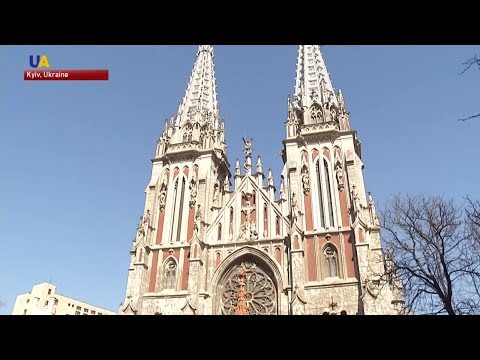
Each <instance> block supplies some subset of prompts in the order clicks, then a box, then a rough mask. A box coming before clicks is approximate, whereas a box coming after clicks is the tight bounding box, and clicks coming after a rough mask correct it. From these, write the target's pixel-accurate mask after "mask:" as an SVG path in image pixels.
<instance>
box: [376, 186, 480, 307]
mask: <svg viewBox="0 0 480 360" xmlns="http://www.w3.org/2000/svg"><path fill="white" fill-rule="evenodd" d="M477 205H478V203H477ZM475 209H476V210H480V208H479V207H477V208H475ZM472 214H473V215H475V214H477V215H478V212H477V213H475V212H472ZM467 217H468V216H467ZM467 217H466V216H465V213H464V211H463V210H462V207H461V206H457V205H455V203H454V202H453V200H446V199H444V198H443V197H440V196H435V197H426V196H411V195H407V196H406V197H401V196H398V195H397V196H394V197H392V199H391V200H390V201H389V203H388V204H387V207H386V209H385V210H384V211H383V214H382V216H381V222H382V227H383V229H384V231H383V236H384V238H385V242H386V245H387V248H389V249H391V251H393V259H394V264H395V268H396V275H397V276H398V277H399V278H400V279H401V281H402V283H403V287H404V296H405V305H406V306H407V308H409V309H411V310H412V311H413V313H415V314H449V315H457V314H479V313H480V291H479V289H480V288H479V286H478V285H480V284H479V282H480V281H479V269H480V261H479V256H478V254H479V252H478V251H476V250H478V247H476V246H475V242H474V241H473V237H472V236H471V234H472V232H471V231H470V228H471V226H469V223H468V220H467ZM474 217H475V216H474ZM477 219H478V218H477ZM476 230H478V227H477V228H476ZM477 234H478V233H477Z"/></svg>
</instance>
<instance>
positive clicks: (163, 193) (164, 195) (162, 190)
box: [158, 183, 167, 211]
mask: <svg viewBox="0 0 480 360" xmlns="http://www.w3.org/2000/svg"><path fill="white" fill-rule="evenodd" d="M166 199H167V185H166V184H165V183H162V185H161V187H160V194H159V195H158V205H159V207H160V211H163V209H165V203H166Z"/></svg>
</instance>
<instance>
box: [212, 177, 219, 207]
mask: <svg viewBox="0 0 480 360" xmlns="http://www.w3.org/2000/svg"><path fill="white" fill-rule="evenodd" d="M219 204H220V185H219V183H218V180H217V182H216V183H215V186H214V187H213V206H214V207H218V206H219Z"/></svg>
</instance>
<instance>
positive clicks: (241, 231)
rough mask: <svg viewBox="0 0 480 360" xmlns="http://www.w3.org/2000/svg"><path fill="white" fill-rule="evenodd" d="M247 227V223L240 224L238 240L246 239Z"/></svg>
mask: <svg viewBox="0 0 480 360" xmlns="http://www.w3.org/2000/svg"><path fill="white" fill-rule="evenodd" d="M246 231H247V229H246V227H245V224H243V225H241V226H240V232H239V234H238V238H237V240H243V239H245V233H246Z"/></svg>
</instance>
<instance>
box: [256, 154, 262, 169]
mask: <svg viewBox="0 0 480 360" xmlns="http://www.w3.org/2000/svg"><path fill="white" fill-rule="evenodd" d="M261 172H263V167H262V160H261V159H260V155H259V156H258V159H257V173H261Z"/></svg>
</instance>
